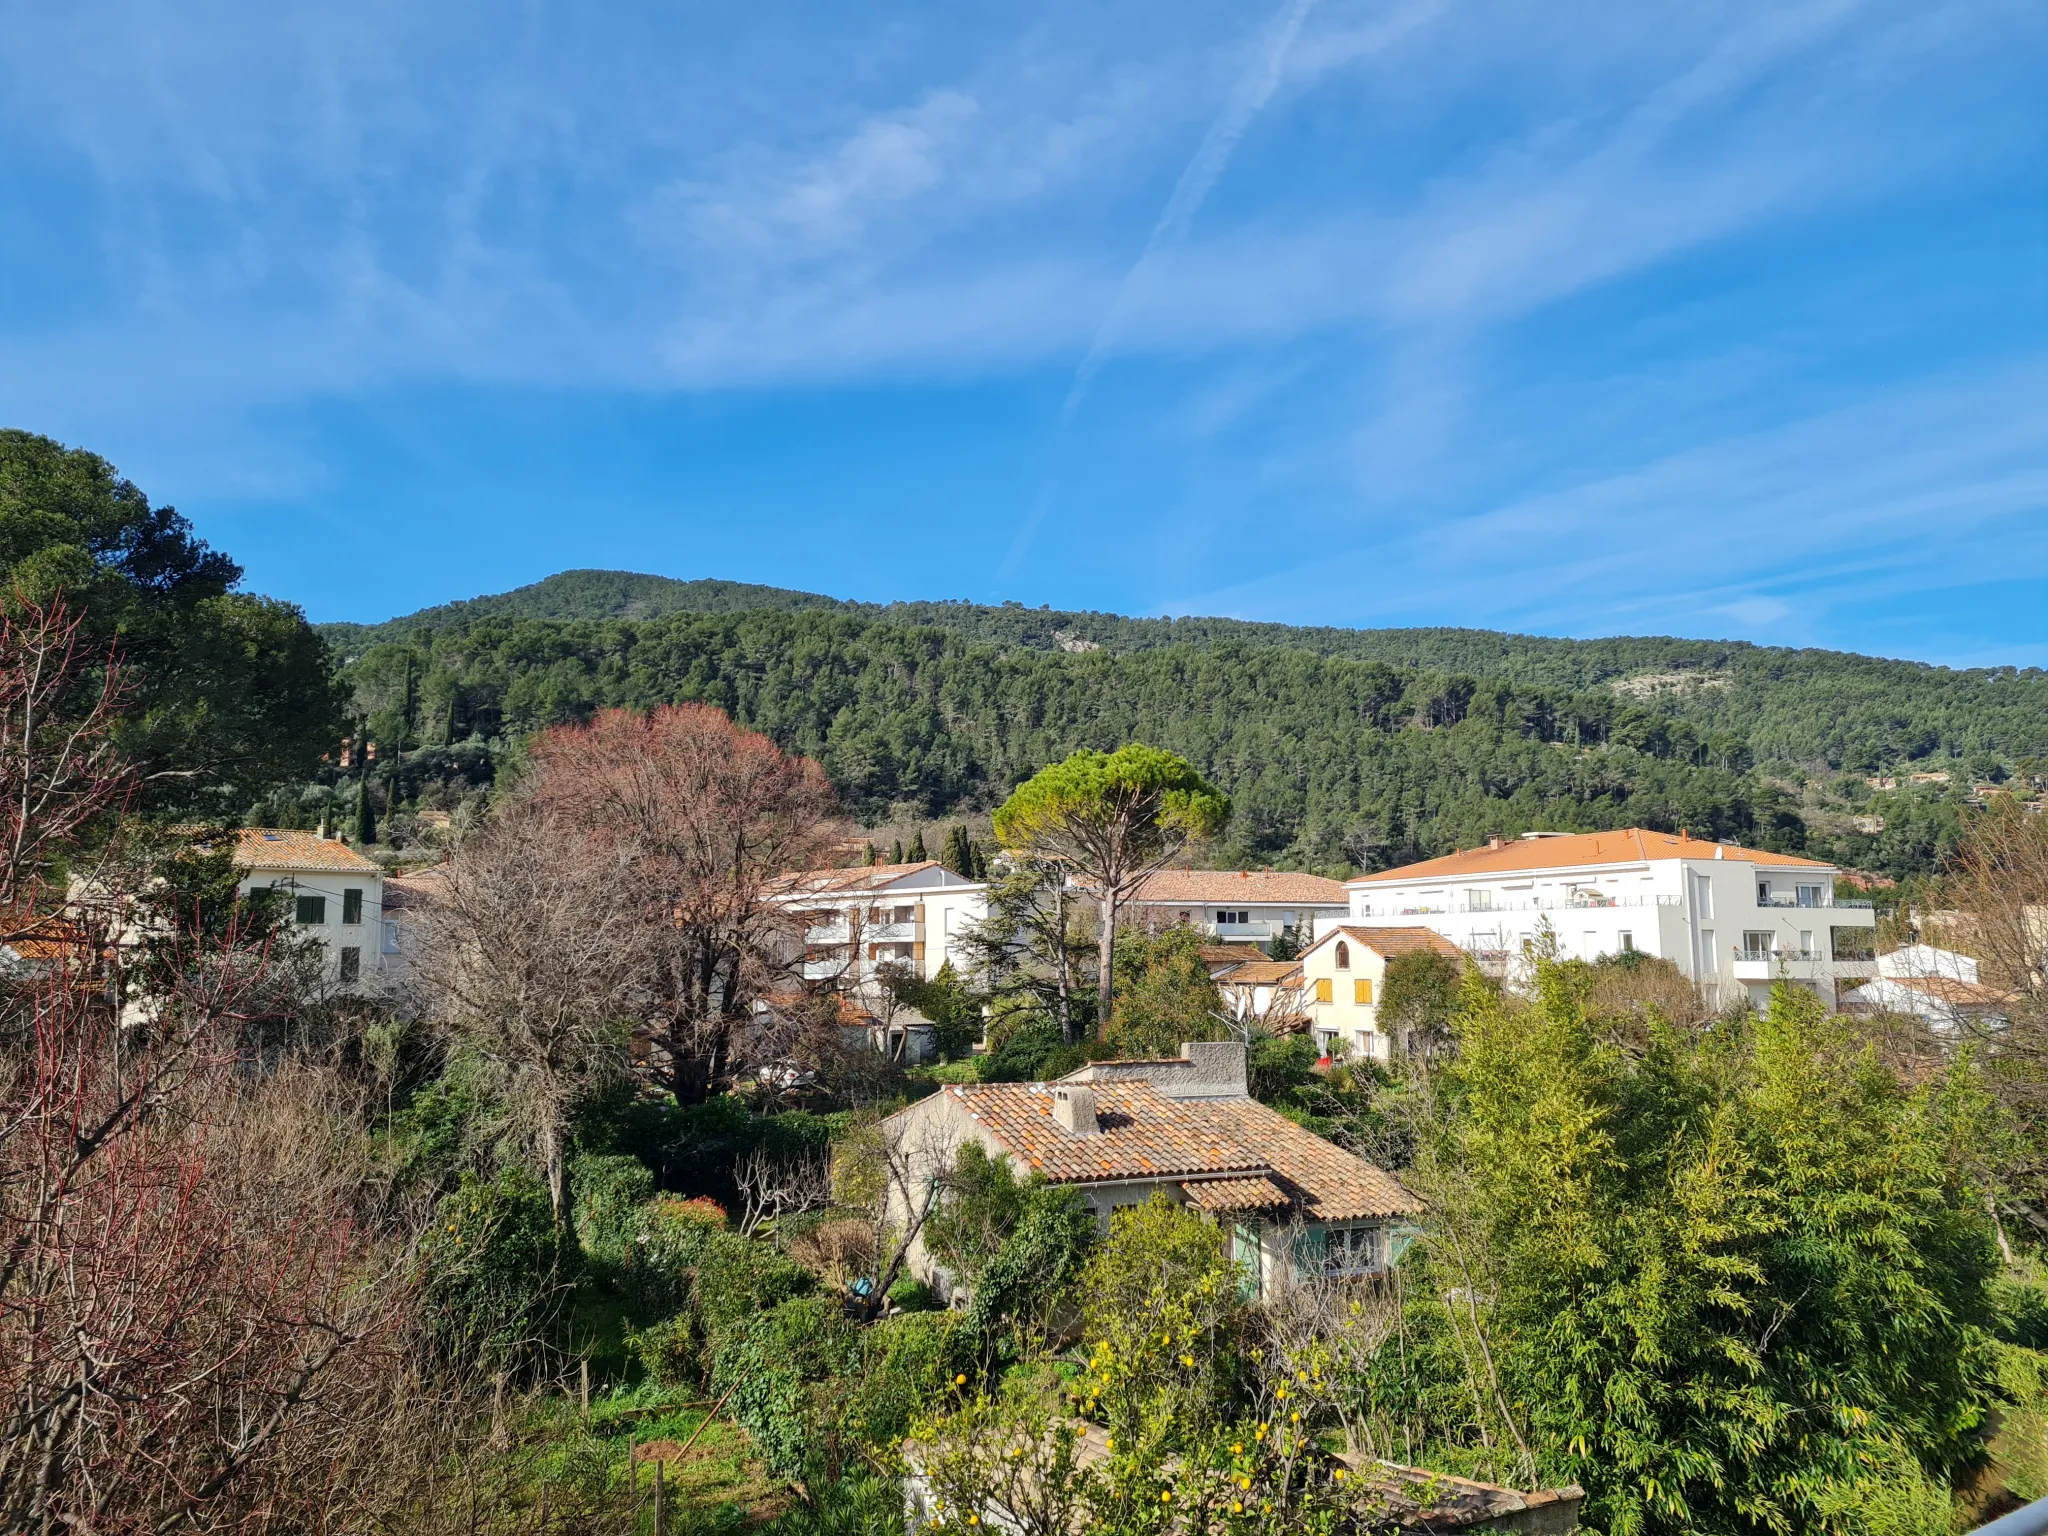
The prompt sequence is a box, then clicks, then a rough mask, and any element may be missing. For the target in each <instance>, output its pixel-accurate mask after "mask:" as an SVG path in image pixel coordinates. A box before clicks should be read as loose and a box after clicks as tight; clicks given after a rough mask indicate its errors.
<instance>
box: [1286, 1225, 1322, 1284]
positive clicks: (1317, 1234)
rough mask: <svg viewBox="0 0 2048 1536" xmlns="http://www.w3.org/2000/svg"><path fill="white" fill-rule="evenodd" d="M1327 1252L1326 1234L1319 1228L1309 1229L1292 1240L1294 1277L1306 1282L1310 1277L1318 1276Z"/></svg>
mask: <svg viewBox="0 0 2048 1536" xmlns="http://www.w3.org/2000/svg"><path fill="white" fill-rule="evenodd" d="M1329 1252H1330V1241H1329V1237H1328V1236H1327V1234H1325V1233H1324V1231H1323V1229H1322V1228H1321V1227H1310V1228H1309V1229H1308V1230H1307V1231H1306V1232H1304V1233H1302V1234H1301V1236H1299V1237H1297V1238H1296V1239H1295V1240H1294V1277H1295V1278H1296V1279H1297V1280H1306V1279H1308V1278H1309V1277H1310V1276H1312V1275H1320V1274H1321V1273H1322V1272H1323V1264H1324V1261H1325V1260H1326V1259H1327V1258H1328V1257H1329Z"/></svg>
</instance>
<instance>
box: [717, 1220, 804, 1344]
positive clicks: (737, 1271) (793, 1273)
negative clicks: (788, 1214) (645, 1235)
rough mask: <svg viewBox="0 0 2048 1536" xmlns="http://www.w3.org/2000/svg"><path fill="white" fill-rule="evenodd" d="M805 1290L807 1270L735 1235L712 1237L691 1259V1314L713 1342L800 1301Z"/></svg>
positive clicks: (767, 1248) (771, 1249) (765, 1245)
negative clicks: (756, 1316) (747, 1320)
mask: <svg viewBox="0 0 2048 1536" xmlns="http://www.w3.org/2000/svg"><path fill="white" fill-rule="evenodd" d="M811 1285H812V1280H811V1276H810V1273H809V1271H807V1270H805V1269H804V1268H803V1267H802V1266H800V1265H798V1264H795V1263H792V1262H791V1261H790V1260H788V1259H786V1258H784V1257H783V1256H782V1255H781V1254H779V1253H777V1252H776V1251H775V1250H774V1249H773V1248H770V1247H769V1246H768V1245H767V1244H765V1243H757V1242H755V1241H754V1240H753V1239H751V1238H746V1237H741V1236H740V1235H739V1234H738V1233H737V1232H724V1231H719V1232H713V1233H710V1234H709V1235H708V1236H707V1237H706V1238H705V1240H704V1243H703V1246H702V1248H701V1249H700V1250H699V1252H698V1256H697V1283H696V1286H695V1287H694V1290H695V1306H696V1311H697V1315H698V1317H699V1318H700V1319H701V1320H702V1322H703V1326H704V1332H705V1335H706V1336H707V1337H708V1338H711V1339H713V1340H716V1339H717V1338H718V1336H719V1335H720V1334H721V1333H722V1332H723V1331H724V1330H725V1329H726V1328H728V1327H730V1326H731V1325H733V1324H734V1323H737V1322H739V1321H740V1320H741V1319H743V1318H746V1317H747V1316H749V1315H750V1314H752V1313H756V1312H766V1311H768V1310H770V1309H771V1308H774V1307H777V1306H780V1305H781V1304H782V1303H783V1302H785V1301H788V1300H789V1299H790V1298H792V1297H795V1296H801V1295H802V1294H803V1293H804V1292H806V1291H808V1290H810V1288H811Z"/></svg>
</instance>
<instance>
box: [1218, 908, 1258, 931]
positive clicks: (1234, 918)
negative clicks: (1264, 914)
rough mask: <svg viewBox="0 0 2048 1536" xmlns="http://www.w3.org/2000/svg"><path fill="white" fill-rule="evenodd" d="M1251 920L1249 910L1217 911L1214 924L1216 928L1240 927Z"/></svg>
mask: <svg viewBox="0 0 2048 1536" xmlns="http://www.w3.org/2000/svg"><path fill="white" fill-rule="evenodd" d="M1251 920H1252V915H1251V913H1249V912H1241V911H1240V912H1218V913H1217V914H1216V926H1217V927H1218V928H1242V927H1244V926H1245V925H1246V924H1248V923H1250V922H1251Z"/></svg>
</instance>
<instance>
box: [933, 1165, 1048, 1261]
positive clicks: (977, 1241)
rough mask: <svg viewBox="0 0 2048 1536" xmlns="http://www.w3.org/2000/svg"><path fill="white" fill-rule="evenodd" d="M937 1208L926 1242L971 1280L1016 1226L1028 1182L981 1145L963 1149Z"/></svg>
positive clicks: (946, 1178) (943, 1187) (941, 1258)
mask: <svg viewBox="0 0 2048 1536" xmlns="http://www.w3.org/2000/svg"><path fill="white" fill-rule="evenodd" d="M942 1189H943V1194H942V1197H941V1199H940V1203H939V1208H938V1210H936V1211H934V1212H933V1213H932V1215H931V1217H930V1219H929V1220H928V1221H926V1223H925V1228H924V1245H925V1247H926V1248H927V1249H929V1250H930V1251H931V1253H932V1256H933V1257H934V1258H936V1259H937V1260H938V1261H939V1262H940V1263H941V1264H943V1265H945V1266H946V1268H947V1269H949V1270H951V1271H952V1272H953V1273H954V1274H956V1275H959V1276H960V1277H961V1278H962V1279H964V1280H966V1281H968V1282H970V1283H972V1281H973V1280H974V1279H975V1277H976V1276H978V1275H979V1274H980V1273H981V1272H982V1270H983V1269H984V1268H986V1267H987V1265H988V1262H989V1260H991V1259H993V1258H994V1257H995V1256H996V1252H997V1250H998V1249H1000V1248H1001V1247H1002V1246H1003V1240H1004V1239H1005V1238H1007V1237H1008V1236H1009V1235H1010V1234H1011V1233H1012V1232H1014V1231H1015V1230H1016V1229H1017V1223H1018V1221H1019V1220H1020V1219H1021V1218H1022V1217H1023V1215H1024V1199H1025V1194H1026V1186H1025V1185H1024V1184H1021V1183H1019V1182H1018V1180H1017V1177H1016V1175H1015V1174H1013V1173H1011V1172H1010V1165H1009V1164H1008V1163H1007V1162H1005V1161H1003V1160H1002V1159H1001V1158H994V1157H990V1156H989V1155H988V1153H987V1152H985V1151H983V1150H982V1147H981V1143H979V1142H976V1141H970V1142H968V1143H967V1144H966V1145H965V1146H963V1147H961V1149H960V1151H959V1154H958V1155H957V1156H956V1157H955V1158H954V1159H953V1166H952V1168H951V1170H950V1171H948V1173H947V1174H946V1176H945V1178H944V1179H943V1180H942Z"/></svg>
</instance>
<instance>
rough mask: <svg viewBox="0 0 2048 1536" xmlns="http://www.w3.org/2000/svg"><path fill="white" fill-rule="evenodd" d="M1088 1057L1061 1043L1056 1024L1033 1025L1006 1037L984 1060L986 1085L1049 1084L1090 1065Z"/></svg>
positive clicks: (982, 1071) (1079, 1049)
mask: <svg viewBox="0 0 2048 1536" xmlns="http://www.w3.org/2000/svg"><path fill="white" fill-rule="evenodd" d="M1087 1061H1088V1053H1087V1052H1086V1051H1085V1050H1083V1049H1082V1048H1081V1047H1080V1046H1078V1045H1068V1044H1066V1043H1065V1042H1063V1041H1062V1040H1061V1039H1060V1032H1059V1029H1058V1028H1057V1027H1056V1026H1054V1025H1052V1024H1033V1025H1029V1026H1027V1027H1026V1028H1023V1029H1020V1030H1018V1031H1016V1032H1015V1033H1014V1034H1011V1035H1006V1036H1005V1037H1004V1038H1003V1039H1002V1041H1001V1043H999V1044H997V1045H996V1046H994V1047H993V1048H991V1049H990V1051H989V1053H988V1054H987V1055H986V1056H983V1057H982V1058H981V1080H982V1081H983V1082H984V1083H1042V1082H1048V1081H1050V1080H1051V1079H1053V1078H1055V1077H1059V1076H1061V1075H1063V1074H1064V1073H1068V1072H1071V1071H1073V1070H1074V1069H1075V1068H1076V1067H1079V1066H1084V1065H1086V1063H1087Z"/></svg>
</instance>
